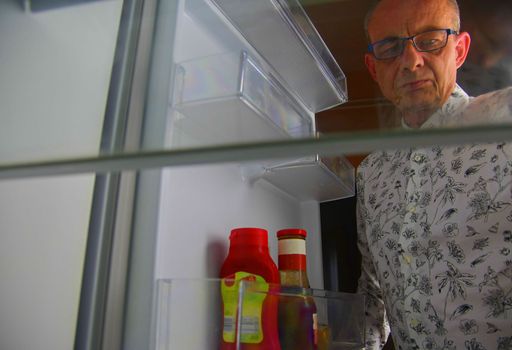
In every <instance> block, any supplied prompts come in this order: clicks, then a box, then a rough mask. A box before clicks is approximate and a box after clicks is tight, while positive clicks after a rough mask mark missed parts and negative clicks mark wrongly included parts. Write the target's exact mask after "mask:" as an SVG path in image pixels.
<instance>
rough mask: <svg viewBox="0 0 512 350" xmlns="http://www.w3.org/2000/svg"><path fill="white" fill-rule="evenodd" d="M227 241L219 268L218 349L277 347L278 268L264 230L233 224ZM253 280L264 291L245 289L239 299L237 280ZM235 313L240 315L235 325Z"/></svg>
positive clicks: (249, 349)
mask: <svg viewBox="0 0 512 350" xmlns="http://www.w3.org/2000/svg"><path fill="white" fill-rule="evenodd" d="M229 240H230V245H229V252H228V256H227V258H226V260H225V261H224V263H223V264H222V268H221V271H220V278H221V279H222V282H221V294H222V313H223V323H222V339H221V347H220V348H221V350H234V349H237V347H236V342H237V338H238V339H239V341H240V349H243V350H280V349H281V347H280V345H279V334H278V328H277V307H278V297H277V294H276V293H277V292H278V291H279V271H278V270H277V266H276V264H275V263H274V261H273V260H272V258H271V257H270V254H269V250H268V232H267V231H266V230H264V229H261V228H236V229H233V230H232V231H231V235H230V236H229ZM241 280H247V281H255V282H257V288H258V290H259V291H260V290H261V288H263V289H265V290H268V293H249V294H250V295H247V296H245V297H244V298H243V300H242V305H243V308H242V312H241V315H239V314H238V309H239V308H240V305H239V300H238V297H239V295H238V293H239V288H240V283H239V282H240V281H241ZM237 315H238V317H241V320H240V327H241V329H237V323H238V322H237V321H238V319H237Z"/></svg>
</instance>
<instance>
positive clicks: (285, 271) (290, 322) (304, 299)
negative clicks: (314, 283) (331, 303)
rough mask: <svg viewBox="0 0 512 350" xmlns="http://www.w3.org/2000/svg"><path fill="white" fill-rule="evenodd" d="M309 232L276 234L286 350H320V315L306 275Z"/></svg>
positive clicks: (281, 329) (281, 325)
mask: <svg viewBox="0 0 512 350" xmlns="http://www.w3.org/2000/svg"><path fill="white" fill-rule="evenodd" d="M306 235H307V233H306V231H305V230H303V229H284V230H280V231H278V232H277V239H278V244H279V246H278V247H279V248H278V252H279V261H278V264H279V275H280V280H281V295H280V298H279V311H278V319H279V340H280V342H281V348H282V349H283V350H295V349H301V350H313V349H314V350H316V349H317V314H316V312H317V311H316V305H315V301H314V299H313V297H312V296H311V295H310V294H309V295H308V293H309V291H308V288H309V280H308V275H307V272H306Z"/></svg>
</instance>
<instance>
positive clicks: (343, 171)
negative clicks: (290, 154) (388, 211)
mask: <svg viewBox="0 0 512 350" xmlns="http://www.w3.org/2000/svg"><path fill="white" fill-rule="evenodd" d="M354 173H355V170H354V167H353V166H352V164H350V162H348V161H347V160H346V159H345V157H342V156H337V157H320V156H318V155H315V156H310V157H304V158H298V159H291V160H283V161H280V162H272V163H266V164H250V165H243V166H242V176H243V177H244V178H245V179H246V180H247V181H249V182H256V181H257V180H259V179H265V180H266V181H268V182H270V183H271V184H272V185H274V186H276V187H278V188H279V189H281V190H283V191H285V192H286V193H288V194H290V195H292V196H293V197H295V198H297V199H299V200H302V201H304V200H316V201H319V202H327V201H331V200H336V199H342V198H347V197H352V196H354V195H355V174H354Z"/></svg>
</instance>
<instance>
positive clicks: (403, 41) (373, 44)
mask: <svg viewBox="0 0 512 350" xmlns="http://www.w3.org/2000/svg"><path fill="white" fill-rule="evenodd" d="M431 32H446V34H447V35H446V40H445V42H444V44H443V45H442V46H440V47H437V48H435V49H432V50H421V49H419V48H418V47H417V46H416V42H415V41H414V39H415V38H416V37H417V36H418V35H423V34H426V33H431ZM452 34H453V35H459V33H458V32H457V31H455V30H453V29H449V28H448V29H432V30H427V31H425V32H421V33H418V34H415V35H412V36H409V37H398V38H387V39H382V40H379V41H376V42H374V43H371V44H368V51H369V52H370V53H371V54H372V55H373V57H375V58H376V59H378V60H389V59H392V58H396V57H399V56H401V55H402V53H403V52H404V49H405V42H406V41H408V40H410V41H411V42H412V46H414V49H415V50H416V51H418V52H432V51H436V50H440V49H442V48H444V47H445V46H446V44H447V43H448V38H449V37H450V35H452ZM392 40H397V41H398V42H400V43H401V50H400V52H399V53H398V54H397V55H395V56H391V57H385V58H379V57H377V56H376V55H375V51H374V49H373V47H374V46H375V45H377V44H380V43H385V42H389V41H392Z"/></svg>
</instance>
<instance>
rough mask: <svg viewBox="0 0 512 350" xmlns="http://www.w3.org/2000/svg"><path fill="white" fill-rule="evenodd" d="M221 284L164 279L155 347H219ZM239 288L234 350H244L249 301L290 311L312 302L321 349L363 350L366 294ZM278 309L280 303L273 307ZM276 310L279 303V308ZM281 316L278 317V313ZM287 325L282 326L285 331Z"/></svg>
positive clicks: (157, 303) (241, 284)
mask: <svg viewBox="0 0 512 350" xmlns="http://www.w3.org/2000/svg"><path fill="white" fill-rule="evenodd" d="M221 286H222V280H220V279H160V280H158V281H157V295H156V300H155V307H154V310H155V313H154V323H153V325H154V332H153V334H154V340H155V341H154V347H153V346H152V347H151V348H154V349H158V350H175V349H187V350H205V349H218V348H219V346H220V343H221V339H222V337H223V325H222V319H223V317H222V316H223V315H222V303H221V300H222V295H221ZM236 288H237V296H238V305H237V306H236V311H235V312H236V315H237V317H236V320H237V322H235V324H236V326H235V328H234V331H235V337H234V341H233V343H232V345H233V348H234V349H238V348H243V344H240V341H241V336H239V335H240V334H239V331H238V330H240V329H241V330H242V331H241V332H240V333H241V334H244V330H245V331H246V330H247V327H244V325H243V324H242V322H243V321H241V320H243V319H244V317H243V315H244V305H247V303H246V301H247V300H267V301H270V300H272V302H273V303H274V302H275V301H277V302H278V304H279V305H281V306H284V308H281V309H280V310H281V311H284V312H286V311H287V308H289V307H290V306H291V307H296V306H299V307H300V301H301V300H305V299H306V298H308V302H311V301H313V302H314V304H315V306H316V313H317V320H318V341H319V347H318V348H319V349H331V350H348V349H363V348H364V338H365V335H364V334H365V322H364V313H365V304H364V297H363V295H361V294H351V293H339V292H330V291H325V290H320V289H304V288H294V289H293V288H287V289H285V288H281V287H280V286H279V285H272V284H267V283H257V282H250V281H240V282H239V285H238V286H237V287H236ZM274 305H276V304H274ZM276 306H277V305H276ZM276 316H277V315H276ZM287 326H288V325H287V324H286V323H284V324H283V323H281V324H279V327H280V328H281V330H284V331H286V329H287V328H286V327H287Z"/></svg>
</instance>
